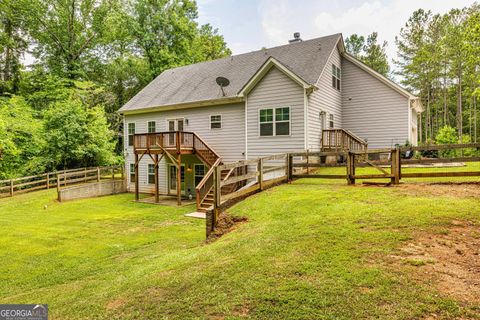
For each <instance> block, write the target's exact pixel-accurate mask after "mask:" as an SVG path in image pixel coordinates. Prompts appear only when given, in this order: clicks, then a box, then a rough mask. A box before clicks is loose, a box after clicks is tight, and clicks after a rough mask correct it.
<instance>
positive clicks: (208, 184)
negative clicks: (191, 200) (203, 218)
mask: <svg viewBox="0 0 480 320" xmlns="http://www.w3.org/2000/svg"><path fill="white" fill-rule="evenodd" d="M221 163H222V158H220V157H219V158H217V160H216V161H215V162H214V163H213V165H212V166H211V167H210V169H209V170H208V171H207V173H206V174H205V176H203V179H202V180H201V181H200V182H199V184H198V185H197V186H196V187H195V193H196V198H197V199H196V200H197V209H200V205H201V204H202V202H203V201H204V200H205V198H206V197H207V195H208V193H209V192H210V190H212V188H213V183H214V178H213V176H214V173H215V169H216V168H217V167H218V166H219V165H220V164H221Z"/></svg>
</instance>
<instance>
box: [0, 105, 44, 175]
mask: <svg viewBox="0 0 480 320" xmlns="http://www.w3.org/2000/svg"><path fill="white" fill-rule="evenodd" d="M34 115H35V112H34V110H32V109H31V108H30V106H29V105H28V104H27V102H26V101H25V99H23V98H22V97H19V96H13V97H12V98H9V99H5V98H4V99H1V100H0V179H5V178H11V177H16V176H21V175H26V174H29V173H41V172H42V171H43V170H44V169H45V166H44V164H43V163H42V161H41V160H40V157H41V154H42V150H43V147H44V139H43V133H42V123H41V121H40V120H38V119H36V118H35V117H34Z"/></svg>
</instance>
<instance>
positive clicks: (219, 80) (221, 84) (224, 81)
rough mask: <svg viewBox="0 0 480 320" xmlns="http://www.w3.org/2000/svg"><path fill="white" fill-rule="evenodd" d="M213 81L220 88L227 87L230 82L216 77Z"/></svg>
mask: <svg viewBox="0 0 480 320" xmlns="http://www.w3.org/2000/svg"><path fill="white" fill-rule="evenodd" d="M215 81H216V82H217V84H218V85H219V86H220V87H222V88H223V87H228V85H229V84H230V80H228V79H227V78H224V77H217V79H215Z"/></svg>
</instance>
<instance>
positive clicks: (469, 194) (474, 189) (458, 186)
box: [395, 183, 480, 199]
mask: <svg viewBox="0 0 480 320" xmlns="http://www.w3.org/2000/svg"><path fill="white" fill-rule="evenodd" d="M395 189H398V190H399V191H400V192H402V193H405V194H407V195H412V196H450V197H455V198H478V199H480V183H415V184H414V183H408V184H400V185H398V186H395Z"/></svg>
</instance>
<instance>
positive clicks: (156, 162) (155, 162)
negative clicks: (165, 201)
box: [154, 154, 159, 203]
mask: <svg viewBox="0 0 480 320" xmlns="http://www.w3.org/2000/svg"><path fill="white" fill-rule="evenodd" d="M158 162H159V161H158V154H156V155H155V156H154V168H155V203H158V202H159V198H158Z"/></svg>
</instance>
